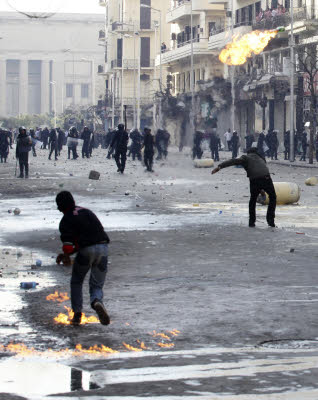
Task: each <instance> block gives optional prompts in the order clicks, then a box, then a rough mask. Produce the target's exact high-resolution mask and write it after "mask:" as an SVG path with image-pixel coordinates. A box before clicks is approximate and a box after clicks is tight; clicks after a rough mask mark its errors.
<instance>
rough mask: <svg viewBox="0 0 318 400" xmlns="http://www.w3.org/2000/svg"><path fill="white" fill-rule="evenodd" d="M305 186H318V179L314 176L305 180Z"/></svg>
mask: <svg viewBox="0 0 318 400" xmlns="http://www.w3.org/2000/svg"><path fill="white" fill-rule="evenodd" d="M305 184H306V185H307V186H316V185H318V178H316V177H315V176H312V177H311V178H308V179H306V180H305Z"/></svg>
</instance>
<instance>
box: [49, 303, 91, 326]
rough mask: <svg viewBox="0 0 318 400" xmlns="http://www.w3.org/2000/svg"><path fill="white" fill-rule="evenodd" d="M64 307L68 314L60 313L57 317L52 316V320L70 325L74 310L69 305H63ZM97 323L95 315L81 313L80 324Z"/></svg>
mask: <svg viewBox="0 0 318 400" xmlns="http://www.w3.org/2000/svg"><path fill="white" fill-rule="evenodd" d="M64 308H65V309H66V310H67V312H68V314H63V313H60V314H59V315H58V316H57V317H55V318H54V321H55V322H57V323H58V324H62V325H70V324H71V320H72V319H73V317H74V312H73V311H72V310H71V309H70V308H69V307H66V306H64ZM98 323H99V319H98V318H96V317H95V316H93V315H92V316H91V317H86V315H85V314H84V313H83V314H82V320H81V325H85V324H98Z"/></svg>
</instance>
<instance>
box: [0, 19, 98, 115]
mask: <svg viewBox="0 0 318 400" xmlns="http://www.w3.org/2000/svg"><path fill="white" fill-rule="evenodd" d="M0 23H1V36H2V39H1V40H0V93H1V95H0V116H16V115H21V114H45V113H50V112H54V111H55V110H56V112H57V113H61V112H63V111H64V110H65V109H66V108H67V107H69V106H85V107H88V106H91V105H94V104H97V101H98V99H99V98H100V97H101V96H103V95H104V91H105V89H104V81H103V80H102V79H101V78H100V76H99V75H98V73H97V66H98V65H99V64H100V63H101V61H102V60H103V55H102V52H101V51H100V47H99V46H98V43H96V32H97V31H98V30H100V29H101V28H102V27H103V24H104V18H103V15H85V14H56V15H54V16H52V17H51V18H48V19H29V18H28V17H25V16H23V15H21V14H18V13H13V12H8V13H1V14H0Z"/></svg>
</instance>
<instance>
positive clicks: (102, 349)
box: [74, 344, 118, 355]
mask: <svg viewBox="0 0 318 400" xmlns="http://www.w3.org/2000/svg"><path fill="white" fill-rule="evenodd" d="M75 349H76V352H75V351H74V353H75V354H76V353H78V355H81V354H105V353H107V354H109V353H112V354H114V353H118V351H117V350H113V349H111V348H110V347H107V346H104V345H103V344H102V345H101V346H100V347H98V346H97V344H95V346H93V347H90V348H88V349H83V346H82V345H81V344H77V345H76V347H75Z"/></svg>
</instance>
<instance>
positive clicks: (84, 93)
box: [81, 83, 88, 99]
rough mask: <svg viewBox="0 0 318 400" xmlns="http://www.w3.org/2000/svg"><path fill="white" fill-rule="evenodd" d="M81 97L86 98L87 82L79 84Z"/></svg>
mask: <svg viewBox="0 0 318 400" xmlns="http://www.w3.org/2000/svg"><path fill="white" fill-rule="evenodd" d="M81 97H82V98H83V99H87V98H88V84H87V83H82V84H81Z"/></svg>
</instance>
